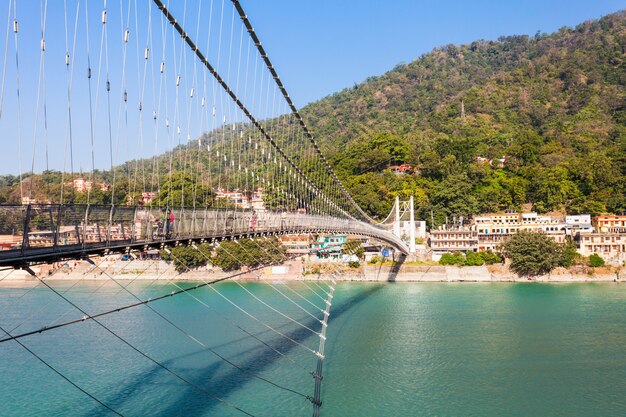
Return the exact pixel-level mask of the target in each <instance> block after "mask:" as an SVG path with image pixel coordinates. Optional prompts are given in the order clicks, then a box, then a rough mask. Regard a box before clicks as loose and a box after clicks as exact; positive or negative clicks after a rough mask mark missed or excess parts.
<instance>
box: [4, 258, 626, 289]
mask: <svg viewBox="0 0 626 417" xmlns="http://www.w3.org/2000/svg"><path fill="white" fill-rule="evenodd" d="M96 265H97V266H95V265H93V264H90V263H88V262H85V261H82V262H77V263H76V264H75V265H74V264H73V263H72V265H70V267H62V268H57V269H54V268H51V266H49V265H44V266H42V267H40V268H33V269H34V270H35V272H37V274H38V276H39V277H41V278H44V279H46V280H109V279H111V278H113V279H115V280H124V281H128V280H162V281H165V282H167V281H170V280H173V281H182V280H187V281H213V280H216V279H220V278H225V277H227V276H230V275H233V274H239V276H238V277H237V278H236V279H240V280H249V281H305V280H306V281H317V280H329V279H331V278H333V279H336V280H339V281H355V282H528V281H537V282H613V281H620V280H621V279H623V276H620V272H619V271H618V270H615V271H612V270H611V271H607V270H599V271H597V272H598V273H595V271H587V273H572V272H571V271H568V270H564V269H558V270H555V271H553V273H552V274H549V275H544V276H538V277H533V278H532V279H530V280H529V279H528V278H526V277H519V276H517V275H516V274H513V273H512V272H510V271H509V270H508V269H507V268H506V267H503V266H490V267H487V266H471V267H461V268H459V267H456V266H441V265H430V266H429V265H412V264H405V265H402V267H401V268H399V270H398V271H395V270H394V268H392V267H391V266H382V265H362V266H361V267H360V268H358V269H350V268H347V267H345V266H339V265H337V266H335V267H334V268H333V267H332V266H331V265H328V264H321V265H320V267H319V268H317V267H315V268H311V267H310V264H309V265H307V266H306V267H305V265H304V264H303V263H302V262H299V261H292V262H289V263H287V264H285V265H284V266H281V267H274V268H272V267H268V268H263V269H260V270H258V271H254V272H247V273H241V271H231V272H223V271H221V270H220V269H218V268H209V267H207V268H201V269H198V270H195V271H193V272H185V273H178V272H177V271H176V270H175V269H174V268H173V266H172V265H170V264H168V263H166V262H164V261H133V262H124V261H120V260H114V259H111V260H106V259H105V260H99V261H96ZM333 269H334V270H335V271H334V272H333ZM305 271H308V272H305ZM311 271H313V272H311ZM8 273H9V272H7V271H5V272H3V275H2V276H0V286H9V285H19V283H20V282H37V279H36V278H34V277H31V276H30V275H28V273H26V272H25V271H12V272H10V274H9V275H8V276H6V278H4V279H2V277H3V276H5V274H8ZM622 275H623V274H622Z"/></svg>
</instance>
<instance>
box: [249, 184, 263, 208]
mask: <svg viewBox="0 0 626 417" xmlns="http://www.w3.org/2000/svg"><path fill="white" fill-rule="evenodd" d="M250 206H251V207H252V208H253V209H254V210H265V201H263V189H262V188H257V189H256V191H254V192H253V193H252V195H251V196H250Z"/></svg>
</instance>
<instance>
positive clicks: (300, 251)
mask: <svg viewBox="0 0 626 417" xmlns="http://www.w3.org/2000/svg"><path fill="white" fill-rule="evenodd" d="M280 244H281V246H282V247H284V248H285V249H286V250H287V253H288V254H290V255H303V256H304V255H308V254H309V251H310V248H311V245H312V244H313V238H312V237H311V235H281V236H280Z"/></svg>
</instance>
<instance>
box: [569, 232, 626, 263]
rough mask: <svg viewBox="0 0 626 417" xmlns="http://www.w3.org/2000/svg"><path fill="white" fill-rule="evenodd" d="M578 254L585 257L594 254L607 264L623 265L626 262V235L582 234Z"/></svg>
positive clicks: (610, 233)
mask: <svg viewBox="0 0 626 417" xmlns="http://www.w3.org/2000/svg"><path fill="white" fill-rule="evenodd" d="M578 245H579V249H578V252H579V253H580V254H581V255H583V256H589V255H592V254H594V253H597V254H598V255H600V256H601V257H602V258H603V259H604V260H605V261H606V262H607V263H609V264H613V265H622V264H623V263H624V262H625V261H626V234H624V233H616V232H597V233H581V234H580V235H579V238H578Z"/></svg>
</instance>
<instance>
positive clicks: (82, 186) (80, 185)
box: [72, 177, 93, 193]
mask: <svg viewBox="0 0 626 417" xmlns="http://www.w3.org/2000/svg"><path fill="white" fill-rule="evenodd" d="M72 184H73V185H74V190H76V191H77V192H79V193H86V192H87V191H91V188H92V186H93V181H88V180H86V179H84V178H82V177H80V178H74V180H73V181H72Z"/></svg>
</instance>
